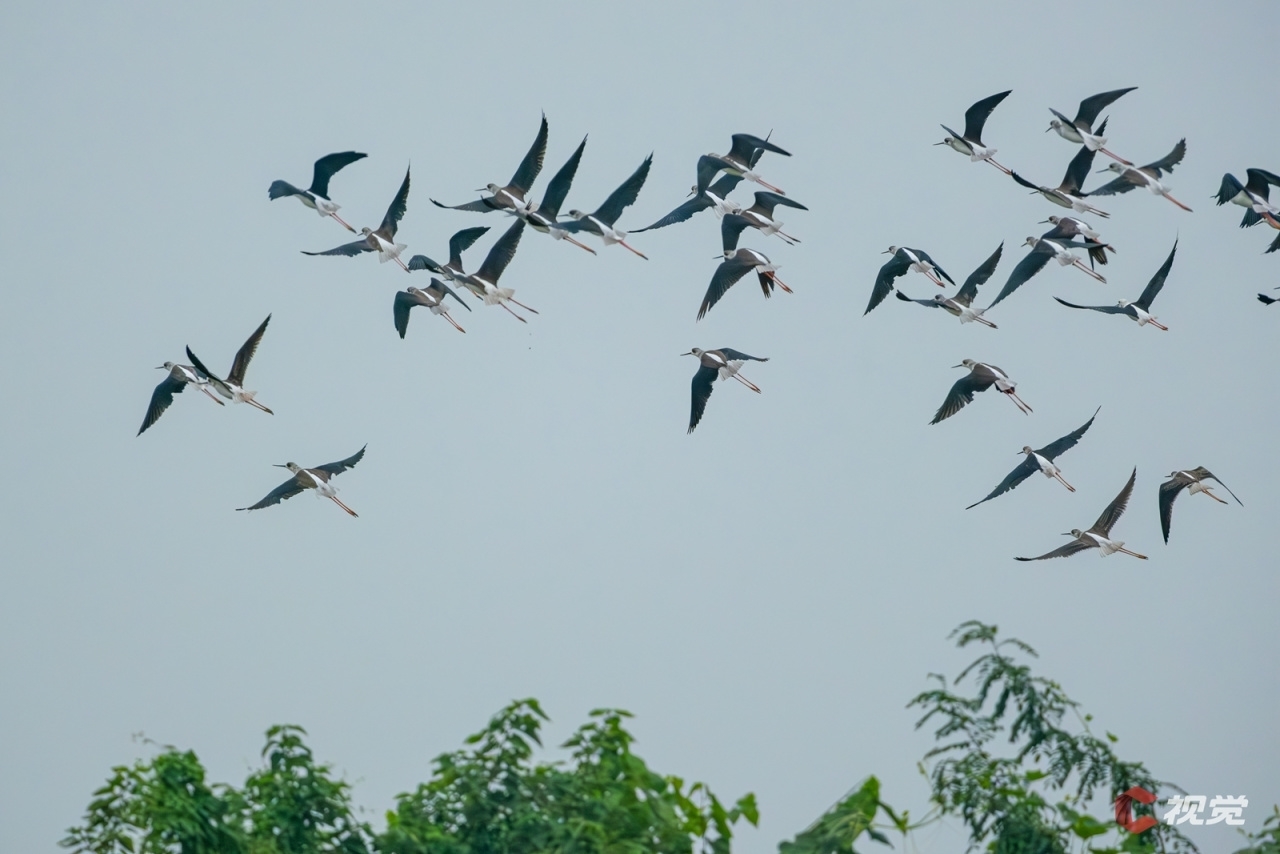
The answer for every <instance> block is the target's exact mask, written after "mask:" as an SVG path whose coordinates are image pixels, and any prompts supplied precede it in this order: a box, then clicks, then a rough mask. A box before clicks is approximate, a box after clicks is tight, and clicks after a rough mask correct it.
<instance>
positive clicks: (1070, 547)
mask: <svg viewBox="0 0 1280 854" xmlns="http://www.w3.org/2000/svg"><path fill="white" fill-rule="evenodd" d="M1089 548H1092V546H1090V545H1089V544H1088V543H1086V542H1084V541H1083V540H1079V539H1076V540H1072V541H1071V542H1069V543H1067V544H1066V545H1065V546H1058V547H1057V548H1056V549H1054V550H1053V551H1051V552H1045V553H1044V554H1042V555H1040V556H1039V557H1015V558H1014V560H1022V561H1032V560H1048V559H1049V558H1051V557H1071V555H1073V554H1078V553H1079V552H1082V551H1085V550H1086V549H1089Z"/></svg>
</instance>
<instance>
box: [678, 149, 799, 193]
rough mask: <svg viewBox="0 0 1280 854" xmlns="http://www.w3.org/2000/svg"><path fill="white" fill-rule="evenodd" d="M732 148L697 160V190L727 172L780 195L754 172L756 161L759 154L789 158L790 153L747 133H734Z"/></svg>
mask: <svg viewBox="0 0 1280 854" xmlns="http://www.w3.org/2000/svg"><path fill="white" fill-rule="evenodd" d="M732 139H733V146H732V147H731V148H730V149H729V153H728V154H704V155H702V156H701V157H699V158H698V187H699V189H701V188H703V187H706V186H707V185H709V184H710V183H711V179H712V178H714V177H715V176H716V175H717V174H718V173H719V172H721V171H724V172H728V173H729V174H730V175H738V176H741V177H743V178H746V179H747V180H748V181H754V182H755V183H757V184H759V185H760V186H762V187H764V188H765V189H766V190H773V191H774V192H775V193H782V195H784V196H785V195H786V193H783V192H782V190H780V189H778V188H777V187H775V186H773V185H772V184H769V183H766V182H765V181H764V179H762V178H761V177H760V176H759V175H758V174H756V172H755V164H756V161H757V160H759V159H760V154H759V152H763V151H772V152H773V153H774V154H781V155H782V156H784V157H790V156H791V152H790V151H786V150H784V149H782V148H779V147H778V146H776V145H774V144H773V143H772V142H770V141H769V140H768V139H761V138H760V137H758V136H752V135H751V134H749V133H735V134H734V135H733V137H732Z"/></svg>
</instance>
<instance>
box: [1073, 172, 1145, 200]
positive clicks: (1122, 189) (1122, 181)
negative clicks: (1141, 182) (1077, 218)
mask: <svg viewBox="0 0 1280 854" xmlns="http://www.w3.org/2000/svg"><path fill="white" fill-rule="evenodd" d="M1136 186H1138V185H1137V184H1135V183H1133V182H1132V181H1130V180H1129V179H1128V178H1126V177H1125V176H1124V175H1121V176H1120V177H1119V178H1114V179H1112V180H1110V181H1108V182H1107V183H1105V184H1103V185H1102V186H1101V187H1098V188H1097V189H1095V190H1090V191H1089V192H1087V193H1081V194H1080V195H1081V196H1119V195H1121V194H1123V193H1127V192H1129V191H1130V190H1132V189H1133V188H1134V187H1136Z"/></svg>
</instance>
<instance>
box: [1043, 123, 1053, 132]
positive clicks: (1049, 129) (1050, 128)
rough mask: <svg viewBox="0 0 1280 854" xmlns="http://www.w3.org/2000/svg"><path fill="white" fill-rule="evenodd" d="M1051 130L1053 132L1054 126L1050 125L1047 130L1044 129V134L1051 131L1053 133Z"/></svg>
mask: <svg viewBox="0 0 1280 854" xmlns="http://www.w3.org/2000/svg"><path fill="white" fill-rule="evenodd" d="M1051 130H1053V125H1049V126H1048V127H1047V128H1045V129H1044V132H1045V133H1048V132H1049V131H1051Z"/></svg>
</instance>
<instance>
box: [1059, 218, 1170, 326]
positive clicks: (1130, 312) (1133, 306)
mask: <svg viewBox="0 0 1280 854" xmlns="http://www.w3.org/2000/svg"><path fill="white" fill-rule="evenodd" d="M1177 251H1178V241H1176V240H1175V241H1173V248H1172V249H1170V250H1169V257H1168V258H1166V259H1164V263H1163V264H1161V265H1160V269H1159V270H1156V274H1155V275H1154V276H1152V277H1151V281H1149V282H1147V286H1146V287H1145V288H1144V289H1143V291H1142V296H1140V297H1138V298H1137V299H1136V300H1132V301H1130V300H1127V299H1122V300H1120V301H1119V302H1117V303H1116V304H1115V305H1076V304H1075V303H1073V302H1067V301H1066V300H1064V299H1059V298H1058V297H1054V299H1056V300H1058V302H1060V303H1062V304H1063V305H1065V306H1066V307H1067V308H1083V309H1088V310H1089V311H1100V312H1102V313H1103V314H1122V315H1124V316H1125V317H1128V318H1129V319H1131V320H1136V321H1137V322H1138V325H1139V326H1146V325H1147V324H1148V323H1150V324H1151V325H1152V326H1154V327H1155V328H1156V329H1163V330H1164V331H1165V332H1168V331H1169V327H1167V326H1165V325H1164V324H1163V323H1161V322H1160V321H1158V320H1156V317H1155V315H1154V314H1151V303H1153V302H1155V299H1156V295H1157V294H1159V293H1160V289H1161V288H1163V287H1164V280H1165V279H1166V278H1168V277H1169V269H1170V268H1171V267H1173V256H1174V255H1175V254H1176V253H1177Z"/></svg>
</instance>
